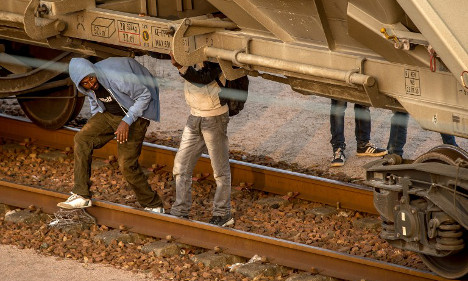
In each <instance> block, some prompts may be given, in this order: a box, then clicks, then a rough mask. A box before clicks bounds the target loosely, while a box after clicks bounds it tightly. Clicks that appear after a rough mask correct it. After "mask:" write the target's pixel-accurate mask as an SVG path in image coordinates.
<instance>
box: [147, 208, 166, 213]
mask: <svg viewBox="0 0 468 281" xmlns="http://www.w3.org/2000/svg"><path fill="white" fill-rule="evenodd" d="M145 211H150V212H153V213H156V214H164V208H163V207H156V208H150V207H146V208H145Z"/></svg>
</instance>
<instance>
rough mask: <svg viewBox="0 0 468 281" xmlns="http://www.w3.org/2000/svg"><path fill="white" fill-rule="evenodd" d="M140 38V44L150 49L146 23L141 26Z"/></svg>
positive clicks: (148, 31) (148, 27)
mask: <svg viewBox="0 0 468 281" xmlns="http://www.w3.org/2000/svg"><path fill="white" fill-rule="evenodd" d="M141 38H142V39H143V40H142V42H141V44H142V46H143V47H145V48H150V47H151V41H150V40H151V36H150V26H149V25H148V24H147V23H143V24H142V25H141Z"/></svg>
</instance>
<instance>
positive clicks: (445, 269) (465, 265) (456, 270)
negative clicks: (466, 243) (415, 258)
mask: <svg viewBox="0 0 468 281" xmlns="http://www.w3.org/2000/svg"><path fill="white" fill-rule="evenodd" d="M420 256H421V259H422V260H423V262H424V264H425V265H426V266H427V267H429V269H430V270H432V271H433V272H435V273H437V274H438V275H440V276H443V277H445V278H450V279H456V278H461V277H463V276H465V275H467V274H468V249H467V248H465V249H464V250H462V251H461V252H458V253H456V254H454V255H450V256H446V257H434V256H429V255H423V254H421V255H420Z"/></svg>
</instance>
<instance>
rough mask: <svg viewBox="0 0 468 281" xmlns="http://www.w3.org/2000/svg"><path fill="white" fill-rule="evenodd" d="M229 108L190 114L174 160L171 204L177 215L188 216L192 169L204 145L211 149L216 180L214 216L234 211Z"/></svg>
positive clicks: (190, 200) (174, 213)
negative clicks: (214, 113)
mask: <svg viewBox="0 0 468 281" xmlns="http://www.w3.org/2000/svg"><path fill="white" fill-rule="evenodd" d="M228 123H229V115H228V113H227V112H226V113H225V114H221V115H218V116H213V117H197V116H193V115H190V116H189V118H188V120H187V124H186V125H185V128H184V132H183V133H182V140H181V142H180V147H179V151H178V152H177V154H176V157H175V160H174V170H173V173H174V178H175V182H176V200H175V202H174V204H173V205H172V208H171V214H172V215H175V216H187V215H188V214H189V212H190V207H191V205H192V173H193V169H194V167H195V164H196V163H197V161H198V158H200V156H201V154H202V151H203V149H204V148H205V147H206V148H207V149H208V154H209V155H210V159H211V167H212V168H213V172H214V173H213V176H214V179H215V181H216V192H215V196H214V200H213V216H225V215H228V214H230V213H231V170H230V167H229V140H228V137H227V125H228Z"/></svg>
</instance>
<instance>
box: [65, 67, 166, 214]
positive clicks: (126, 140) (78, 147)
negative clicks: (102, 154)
mask: <svg viewBox="0 0 468 281" xmlns="http://www.w3.org/2000/svg"><path fill="white" fill-rule="evenodd" d="M69 72H70V78H71V79H72V80H73V82H74V83H75V85H76V87H77V89H78V91H80V92H81V93H83V94H84V95H86V96H87V97H88V99H89V102H90V105H91V114H92V117H91V118H90V119H89V120H88V122H87V123H86V125H85V126H84V127H83V128H82V129H81V131H79V132H78V133H77V134H76V135H75V146H74V156H75V168H74V176H75V179H74V187H73V190H72V195H71V196H70V197H69V198H68V199H67V200H66V201H65V202H61V203H58V204H57V206H59V207H61V208H66V209H75V208H87V207H91V205H92V203H91V194H90V191H89V188H90V186H91V181H90V176H91V161H92V154H93V150H94V149H98V148H101V147H103V146H104V145H105V144H106V143H108V142H109V141H110V140H112V139H113V138H114V137H116V139H117V147H118V163H119V167H120V170H121V171H122V174H123V176H124V178H125V180H126V181H127V182H128V184H129V185H130V186H131V187H132V189H133V190H134V192H135V194H136V197H137V200H138V202H139V203H140V204H141V206H142V207H144V208H145V210H148V211H152V212H156V213H164V209H163V204H162V201H161V199H160V198H159V196H158V194H157V193H156V192H154V191H153V190H152V189H151V187H150V185H149V184H148V180H147V177H146V176H145V174H144V173H143V171H142V169H141V167H140V165H139V164H138V157H139V156H140V153H141V148H142V144H143V139H144V137H145V134H146V129H147V127H148V125H149V123H150V120H154V121H159V89H158V85H157V82H156V79H155V78H154V77H153V76H152V75H151V73H150V72H149V71H148V70H147V69H146V68H145V67H144V66H142V65H141V64H140V63H138V62H137V61H136V60H134V59H132V58H108V59H105V60H102V61H100V62H98V63H96V64H93V63H91V62H90V61H88V60H87V59H84V58H74V59H72V60H71V61H70V65H69Z"/></svg>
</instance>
